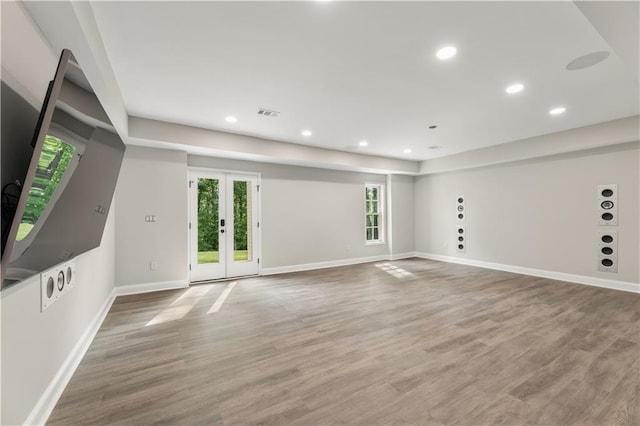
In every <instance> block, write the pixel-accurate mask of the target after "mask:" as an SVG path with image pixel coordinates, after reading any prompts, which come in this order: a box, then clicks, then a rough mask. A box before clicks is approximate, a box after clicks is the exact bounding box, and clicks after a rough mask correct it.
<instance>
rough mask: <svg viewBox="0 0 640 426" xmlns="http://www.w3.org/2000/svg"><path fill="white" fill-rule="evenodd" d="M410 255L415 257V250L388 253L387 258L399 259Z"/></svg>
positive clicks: (408, 257) (407, 257)
mask: <svg viewBox="0 0 640 426" xmlns="http://www.w3.org/2000/svg"><path fill="white" fill-rule="evenodd" d="M412 257H416V252H415V251H408V252H406V253H398V254H393V253H392V254H390V255H389V260H400V259H410V258H412Z"/></svg>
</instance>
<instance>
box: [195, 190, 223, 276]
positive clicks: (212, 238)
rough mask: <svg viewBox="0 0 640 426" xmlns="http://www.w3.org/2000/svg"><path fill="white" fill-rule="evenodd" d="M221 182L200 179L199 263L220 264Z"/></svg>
mask: <svg viewBox="0 0 640 426" xmlns="http://www.w3.org/2000/svg"><path fill="white" fill-rule="evenodd" d="M218 188H219V181H218V179H198V263H199V264H202V263H218V262H219V252H218V247H219V245H218V244H219V242H218V238H219V235H220V229H219V224H220V221H219V217H218V210H219V195H218Z"/></svg>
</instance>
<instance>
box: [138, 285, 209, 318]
mask: <svg viewBox="0 0 640 426" xmlns="http://www.w3.org/2000/svg"><path fill="white" fill-rule="evenodd" d="M211 288H212V286H204V285H199V286H195V287H191V288H190V289H189V290H187V291H185V292H184V293H182V294H181V295H180V296H179V297H178V298H177V299H176V300H174V301H173V302H172V303H171V305H169V306H167V307H166V308H165V309H163V310H162V311H160V312H159V313H158V314H157V315H156V316H155V317H153V318H152V319H151V321H149V322H148V323H147V324H145V327H148V326H150V325H155V324H162V323H165V322H170V321H175V320H179V319H182V318H184V316H185V315H187V314H188V313H189V311H191V309H193V307H194V306H195V305H196V303H198V300H200V299H201V298H202V296H204V295H205V294H207V293H208V292H209V290H211Z"/></svg>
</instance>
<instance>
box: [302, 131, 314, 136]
mask: <svg viewBox="0 0 640 426" xmlns="http://www.w3.org/2000/svg"><path fill="white" fill-rule="evenodd" d="M311 135H312V133H311V130H303V131H302V136H311Z"/></svg>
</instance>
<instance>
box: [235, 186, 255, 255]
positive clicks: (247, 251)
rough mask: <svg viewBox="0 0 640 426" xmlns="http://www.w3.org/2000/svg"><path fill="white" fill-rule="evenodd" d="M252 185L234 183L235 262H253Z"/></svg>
mask: <svg viewBox="0 0 640 426" xmlns="http://www.w3.org/2000/svg"><path fill="white" fill-rule="evenodd" d="M250 188H251V187H250V183H249V182H246V181H238V180H236V181H233V260H235V261H244V260H251V251H252V250H251V240H252V238H251V229H252V228H251V226H250V224H251V221H252V219H251V191H250Z"/></svg>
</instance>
